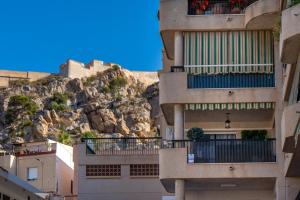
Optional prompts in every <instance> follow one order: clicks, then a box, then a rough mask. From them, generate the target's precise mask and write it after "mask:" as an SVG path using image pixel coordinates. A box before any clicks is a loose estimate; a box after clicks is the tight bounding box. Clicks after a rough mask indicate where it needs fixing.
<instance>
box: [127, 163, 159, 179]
mask: <svg viewBox="0 0 300 200" xmlns="http://www.w3.org/2000/svg"><path fill="white" fill-rule="evenodd" d="M158 175H159V165H158V164H134V165H130V176H158Z"/></svg>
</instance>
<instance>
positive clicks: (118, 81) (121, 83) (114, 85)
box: [109, 76, 127, 90]
mask: <svg viewBox="0 0 300 200" xmlns="http://www.w3.org/2000/svg"><path fill="white" fill-rule="evenodd" d="M126 84H127V80H126V79H125V78H124V77H121V76H118V77H117V78H114V79H112V80H111V81H110V82H109V88H110V89H111V90H116V89H119V88H122V87H125V86H126Z"/></svg>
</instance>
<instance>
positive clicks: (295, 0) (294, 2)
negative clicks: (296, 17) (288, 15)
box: [291, 0, 300, 6]
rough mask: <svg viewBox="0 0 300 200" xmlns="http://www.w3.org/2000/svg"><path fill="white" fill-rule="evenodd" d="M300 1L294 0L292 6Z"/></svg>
mask: <svg viewBox="0 0 300 200" xmlns="http://www.w3.org/2000/svg"><path fill="white" fill-rule="evenodd" d="M298 3H300V0H292V2H291V6H294V5H296V4H298Z"/></svg>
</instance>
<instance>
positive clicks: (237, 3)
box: [229, 0, 243, 14]
mask: <svg viewBox="0 0 300 200" xmlns="http://www.w3.org/2000/svg"><path fill="white" fill-rule="evenodd" d="M229 3H230V9H231V14H240V13H241V7H242V4H243V0H229Z"/></svg>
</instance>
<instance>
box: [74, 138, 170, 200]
mask: <svg viewBox="0 0 300 200" xmlns="http://www.w3.org/2000/svg"><path fill="white" fill-rule="evenodd" d="M86 148H87V147H86V144H85V143H82V144H78V145H75V146H74V164H75V172H74V176H75V177H74V178H75V183H76V185H75V190H76V195H77V198H78V200H84V199H90V200H93V199H95V200H96V199H101V200H102V199H103V200H120V199H122V200H140V199H145V200H160V199H162V197H163V196H173V195H172V194H169V193H167V192H166V190H165V189H164V188H163V186H162V184H161V183H160V181H159V178H158V174H156V175H155V174H154V175H150V176H146V175H145V176H140V175H135V176H134V175H133V174H132V170H131V167H132V166H133V165H139V166H142V165H146V166H149V165H150V166H153V165H154V166H157V165H158V154H157V153H158V152H157V153H155V154H149V155H147V154H139V155H133V154H130V153H126V154H123V155H116V154H114V153H113V152H112V151H109V152H110V153H109V154H107V155H103V154H102V155H101V154H88V153H87V150H86ZM116 151H118V152H119V153H121V151H120V150H116ZM88 166H107V167H109V166H119V167H120V168H119V170H120V173H119V174H118V175H117V176H113V175H112V174H110V175H107V176H89V175H88V169H87V167H88Z"/></svg>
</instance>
